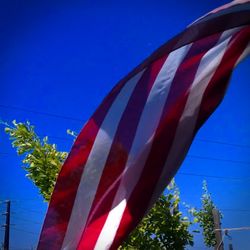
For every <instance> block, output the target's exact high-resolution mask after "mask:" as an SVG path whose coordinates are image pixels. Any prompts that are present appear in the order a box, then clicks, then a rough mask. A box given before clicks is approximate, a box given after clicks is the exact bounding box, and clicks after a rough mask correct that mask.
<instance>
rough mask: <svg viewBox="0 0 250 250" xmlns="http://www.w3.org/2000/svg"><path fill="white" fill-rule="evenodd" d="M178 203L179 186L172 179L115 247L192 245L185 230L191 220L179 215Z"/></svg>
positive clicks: (170, 249) (168, 249)
mask: <svg viewBox="0 0 250 250" xmlns="http://www.w3.org/2000/svg"><path fill="white" fill-rule="evenodd" d="M179 203H180V193H179V189H178V188H177V186H176V184H175V183H174V182H172V183H171V184H170V185H169V186H168V193H167V194H166V195H161V197H160V198H159V200H158V201H157V202H156V204H155V205H154V207H153V208H152V209H151V210H150V212H149V213H148V215H147V216H146V217H145V218H144V219H143V220H142V221H141V223H140V224H139V225H138V227H137V228H136V229H135V230H134V231H133V232H132V233H131V234H130V235H129V237H128V239H127V240H126V241H125V242H124V243H123V245H122V246H121V247H120V248H119V249H120V250H132V249H138V250H144V249H152V250H160V249H165V250H173V249H175V250H182V249H184V247H185V246H186V245H193V236H192V235H191V234H190V233H189V231H188V228H189V226H190V224H191V222H190V221H189V219H188V218H187V217H183V216H182V213H181V212H180V211H179Z"/></svg>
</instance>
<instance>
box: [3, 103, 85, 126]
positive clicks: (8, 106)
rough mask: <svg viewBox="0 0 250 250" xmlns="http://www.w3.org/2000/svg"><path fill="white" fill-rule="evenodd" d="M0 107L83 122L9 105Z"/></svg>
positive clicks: (77, 119) (73, 119)
mask: <svg viewBox="0 0 250 250" xmlns="http://www.w3.org/2000/svg"><path fill="white" fill-rule="evenodd" d="M0 107H1V108H5V109H13V110H20V111H24V112H28V113H33V114H39V115H45V116H51V117H56V118H61V119H66V120H72V121H77V122H83V120H82V119H79V118H75V117H70V116H64V115H58V114H53V113H47V112H42V111H36V110H32V109H29V108H22V107H17V106H10V105H4V104H0Z"/></svg>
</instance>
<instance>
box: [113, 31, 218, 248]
mask: <svg viewBox="0 0 250 250" xmlns="http://www.w3.org/2000/svg"><path fill="white" fill-rule="evenodd" d="M219 37H220V34H216V35H213V36H210V37H208V38H205V39H202V40H200V41H197V42H195V43H194V44H193V45H192V47H191V49H190V51H189V53H188V54H187V56H186V58H185V59H184V60H183V62H182V64H181V65H180V67H179V68H178V70H177V72H176V76H175V78H174V80H173V83H172V86H171V89H170V92H169V96H168V99H167V102H166V104H165V107H164V111H163V115H162V117H161V121H160V124H159V126H158V128H157V131H156V135H155V138H154V141H153V145H152V148H151V152H150V154H149V156H148V159H147V162H146V164H145V166H144V170H143V173H142V175H141V177H140V179H139V181H138V183H137V185H136V188H135V189H134V191H133V192H132V194H131V196H130V198H129V200H128V203H127V207H126V210H125V212H124V214H123V217H122V220H121V223H120V227H119V229H118V231H117V235H116V238H115V240H114V243H113V245H112V248H111V249H116V248H117V247H118V246H119V244H120V243H121V242H122V240H124V239H125V237H126V236H127V235H128V233H129V232H130V231H131V230H132V229H133V228H134V227H135V226H136V225H137V224H138V223H139V221H140V220H141V218H142V216H143V215H144V214H145V211H146V209H147V207H148V203H149V202H150V199H151V196H152V192H153V190H154V187H155V185H156V183H157V181H158V179H159V177H160V174H161V172H162V169H163V167H164V164H165V162H166V158H167V155H168V153H169V150H170V148H171V145H172V142H173V139H174V135H175V131H176V128H177V125H178V122H179V119H180V117H181V115H182V112H183V110H184V107H185V104H186V101H187V97H188V90H189V87H190V86H191V84H192V82H193V80H194V77H195V74H196V71H197V68H198V66H199V63H200V60H201V59H202V57H203V56H204V55H205V53H206V52H207V51H208V50H209V49H210V48H212V47H213V46H214V45H215V44H216V42H217V41H218V39H219ZM170 173H171V170H170ZM170 178H172V176H170ZM167 181H168V180H166V184H167ZM138 204H140V205H138Z"/></svg>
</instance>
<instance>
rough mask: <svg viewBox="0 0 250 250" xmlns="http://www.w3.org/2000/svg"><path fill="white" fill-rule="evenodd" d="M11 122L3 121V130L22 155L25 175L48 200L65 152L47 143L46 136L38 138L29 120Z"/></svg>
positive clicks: (65, 154) (64, 157) (65, 155)
mask: <svg viewBox="0 0 250 250" xmlns="http://www.w3.org/2000/svg"><path fill="white" fill-rule="evenodd" d="M12 123H13V126H10V125H8V124H7V123H5V126H6V127H5V132H6V133H7V134H9V136H10V140H11V141H12V146H13V147H14V148H16V150H17V153H18V155H22V156H24V158H23V160H22V163H23V164H24V165H23V166H22V167H23V168H24V169H25V170H26V171H27V174H26V176H27V177H28V178H29V179H31V180H32V181H33V182H34V184H35V185H36V186H37V187H38V189H39V191H40V193H41V194H42V195H43V197H44V199H45V201H49V200H50V196H51V193H52V191H53V188H54V185H55V181H56V178H57V175H58V173H59V170H60V169H61V166H62V164H63V162H64V160H65V159H66V157H67V153H66V152H60V151H58V150H57V148H56V145H55V144H49V142H48V137H44V138H43V139H40V138H39V136H38V135H37V134H36V133H35V130H34V126H31V125H30V123H29V122H26V123H17V122H16V121H15V120H14V121H13V122H12Z"/></svg>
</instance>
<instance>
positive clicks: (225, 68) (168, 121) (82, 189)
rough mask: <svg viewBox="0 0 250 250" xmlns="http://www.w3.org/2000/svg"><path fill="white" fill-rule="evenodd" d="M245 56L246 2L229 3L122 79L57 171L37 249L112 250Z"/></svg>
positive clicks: (249, 28) (171, 171) (249, 37)
mask: <svg viewBox="0 0 250 250" xmlns="http://www.w3.org/2000/svg"><path fill="white" fill-rule="evenodd" d="M249 52H250V1H246V0H245V1H244V0H243V1H242V0H239V1H233V2H232V3H229V4H227V5H224V6H222V7H220V8H218V9H216V10H214V11H212V12H210V13H208V14H207V15H205V16H203V17H202V18H200V19H198V20H197V21H195V22H194V23H192V24H191V25H189V26H188V27H187V28H186V29H185V30H184V31H183V32H182V33H180V34H179V35H177V36H176V37H174V38H173V39H171V40H170V41H169V42H167V43H166V44H164V45H163V46H162V47H160V48H159V49H158V50H156V51H155V52H154V53H153V54H152V55H151V56H150V57H148V58H147V59H146V60H145V61H144V62H143V63H141V64H140V65H139V66H138V67H137V68H135V69H134V70H133V71H132V72H131V73H129V74H128V75H127V76H126V77H125V78H124V79H122V80H121V81H120V82H119V83H118V84H117V85H116V86H115V87H114V88H113V90H112V91H111V92H110V93H109V94H108V95H107V97H106V98H105V99H104V101H103V102H102V103H101V105H100V106H99V107H98V109H97V110H96V111H95V112H94V114H93V115H92V117H91V118H90V119H89V120H88V122H87V123H86V124H85V126H84V127H83V129H82V131H81V132H80V134H79V136H78V137H77V139H76V141H75V143H74V145H73V147H72V150H71V152H70V154H69V156H68V158H67V159H66V161H65V163H64V165H63V166H62V169H61V171H60V173H59V176H58V179H57V183H56V185H55V189H54V192H53V194H52V197H51V201H50V204H49V208H48V211H47V215H46V218H45V221H44V225H43V228H42V232H41V235H40V240H39V244H38V249H39V250H41V249H46V250H50V249H51V250H52V249H53V250H57V249H65V250H66V249H67V250H74V249H84V250H85V249H86V250H88V249H96V250H100V249H116V248H117V247H118V246H119V245H120V244H121V243H122V241H123V240H124V239H125V238H126V237H127V236H128V234H129V233H130V232H131V231H132V230H133V228H134V227H135V226H136V225H137V224H138V223H139V222H140V220H141V219H142V218H143V216H144V215H145V214H146V213H147V211H148V210H149V209H150V208H151V207H152V205H153V204H154V203H155V202H156V200H157V198H158V197H159V196H160V194H161V193H162V192H163V190H164V188H165V187H166V185H167V184H168V183H169V182H170V180H171V179H172V178H173V176H174V175H175V173H176V172H177V170H178V168H179V166H180V164H181V163H182V161H183V159H184V157H185V155H186V153H187V151H188V149H189V147H190V144H191V142H192V140H193V138H194V136H195V134H196V132H197V131H198V129H199V128H200V127H201V125H202V124H203V123H204V122H205V121H206V120H207V118H208V117H209V116H210V115H211V113H212V112H213V111H214V110H215V109H216V107H217V106H218V105H219V103H220V102H221V100H222V98H223V96H224V94H225V91H226V88H227V85H228V81H229V78H230V75H231V73H232V71H233V69H234V67H235V66H236V65H237V64H238V63H239V62H240V61H241V60H242V59H243V58H244V57H246V56H247V54H249Z"/></svg>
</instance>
